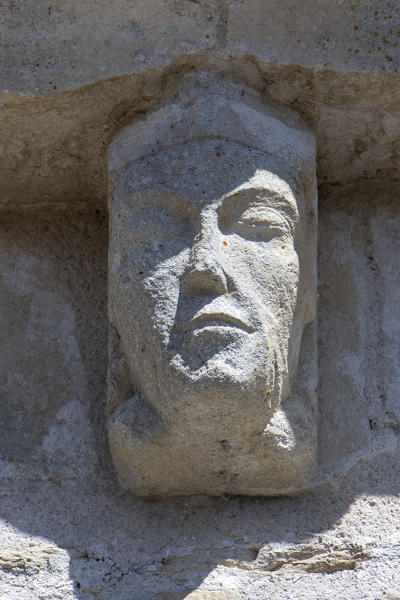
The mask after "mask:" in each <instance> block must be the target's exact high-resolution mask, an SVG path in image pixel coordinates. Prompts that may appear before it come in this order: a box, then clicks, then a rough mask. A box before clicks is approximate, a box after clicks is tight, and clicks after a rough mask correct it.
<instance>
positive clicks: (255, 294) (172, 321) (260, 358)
mask: <svg viewBox="0 0 400 600" xmlns="http://www.w3.org/2000/svg"><path fill="white" fill-rule="evenodd" d="M129 185H131V186H132V187H131V189H132V191H133V193H132V194H129V193H128V196H127V197H125V203H124V206H121V209H120V210H119V211H118V216H117V217H116V219H117V220H118V221H119V225H118V226H117V229H118V230H120V229H121V223H123V225H122V230H123V235H121V236H119V241H118V244H119V248H120V251H119V253H118V266H117V265H116V270H115V274H116V277H115V283H116V286H115V288H114V290H113V304H114V306H117V307H118V308H117V311H116V314H117V315H118V317H117V319H118V325H119V327H118V329H119V332H120V335H121V338H122V344H123V347H124V352H125V355H126V357H127V361H128V364H129V366H130V370H131V373H132V374H133V380H134V387H135V388H136V389H138V390H140V392H141V394H142V395H143V396H144V397H145V398H146V399H147V400H148V401H149V402H150V403H151V404H152V405H153V406H155V407H156V408H157V410H158V411H159V413H160V414H161V415H162V417H163V418H164V419H166V420H167V421H168V420H171V419H174V420H176V416H174V415H175V413H176V411H183V410H184V407H183V406H182V405H183V404H184V403H185V402H186V401H187V399H188V398H192V399H193V398H195V400H192V402H195V403H196V404H198V403H200V404H201V403H202V402H206V403H207V402H208V398H209V396H210V393H212V394H213V395H214V400H213V402H214V404H217V405H218V404H219V406H220V409H221V410H222V411H224V410H226V411H227V414H226V416H225V419H226V422H231V421H232V414H235V413H236V414H235V418H237V419H238V420H239V422H240V424H241V427H245V428H246V426H247V427H248V428H250V429H252V430H253V431H254V430H260V429H261V430H263V429H264V428H265V426H266V425H267V423H268V420H269V418H270V417H271V416H272V413H273V412H274V411H275V410H276V408H277V407H278V405H279V402H280V399H281V391H282V382H283V380H284V378H285V376H286V374H287V368H288V364H287V362H288V342H289V336H290V333H291V331H292V328H293V319H294V314H295V306H296V301H297V287H298V279H299V260H298V255H297V251H296V249H295V245H294V239H295V231H296V224H297V221H298V209H297V199H296V196H295V191H294V190H293V189H292V188H291V186H290V185H289V183H287V181H285V180H284V179H283V178H282V177H281V176H280V175H278V174H277V173H275V172H274V165H273V162H271V158H270V157H268V156H267V155H265V154H264V153H262V152H260V151H256V150H250V149H249V148H245V147H243V146H241V145H239V144H236V143H232V142H227V141H224V142H218V141H216V140H206V141H202V142H191V143H188V144H185V145H183V146H178V147H176V148H174V149H171V150H169V151H166V152H163V153H158V154H157V155H155V156H150V157H147V158H146V159H144V160H142V161H139V162H138V163H137V165H136V168H135V170H134V180H133V181H131V182H130V183H129ZM121 240H122V243H121ZM215 395H216V397H215ZM166 396H168V397H167V398H166ZM197 412H198V414H199V416H200V413H201V411H197ZM238 412H239V413H240V412H241V414H238ZM205 426H206V428H207V424H205Z"/></svg>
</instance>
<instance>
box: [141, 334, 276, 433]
mask: <svg viewBox="0 0 400 600" xmlns="http://www.w3.org/2000/svg"><path fill="white" fill-rule="evenodd" d="M275 331H276V330H275ZM226 335H228V336H229V343H226V339H224V332H223V331H222V332H221V331H218V332H216V331H213V330H212V329H210V331H207V332H200V333H199V336H200V337H204V336H205V337H206V338H207V337H208V338H209V340H208V341H209V343H205V340H204V339H203V340H202V350H203V351H201V352H199V351H198V352H197V354H196V358H195V360H194V359H193V353H192V352H191V346H192V345H193V344H196V336H190V337H189V339H188V340H186V342H185V343H181V344H180V352H174V351H173V350H174V348H173V344H171V345H170V347H169V351H168V352H165V351H164V352H161V350H162V348H161V346H160V345H157V344H154V347H153V352H151V351H150V357H149V359H148V361H149V363H151V365H152V366H151V368H149V366H150V364H149V363H147V364H146V360H145V357H144V356H143V354H142V355H141V356H140V361H139V364H136V365H135V368H134V370H133V372H132V371H131V373H132V383H133V385H134V388H135V389H136V390H137V391H139V392H140V395H141V399H142V402H146V403H148V404H150V405H151V406H152V407H153V408H154V409H155V410H156V411H157V414H158V416H159V418H160V419H161V421H162V422H163V423H164V425H165V426H166V427H167V428H172V429H178V430H180V431H182V430H184V429H185V428H186V427H190V428H191V429H192V428H193V425H195V428H196V429H197V431H198V432H200V431H201V430H202V431H203V432H204V433H205V434H206V433H207V431H208V429H209V419H210V415H211V418H212V419H213V420H214V425H215V424H216V423H215V420H217V421H218V422H219V427H218V428H219V429H220V430H221V435H225V437H226V436H228V435H229V434H232V433H233V432H234V431H237V430H240V431H241V432H242V434H243V433H244V432H248V433H249V434H251V433H254V434H257V435H260V434H261V433H262V432H263V431H264V429H265V428H266V426H267V425H268V423H269V421H270V419H271V418H272V416H273V414H274V413H275V412H276V410H277V409H278V407H279V405H280V403H281V400H282V388H283V382H284V379H285V377H286V376H287V344H286V343H284V341H283V340H282V339H280V338H279V336H278V335H277V334H276V333H275V332H274V331H268V332H256V333H253V334H246V333H243V332H233V333H232V331H230V332H228V333H227V334H226ZM164 350H165V349H164ZM186 350H187V352H186ZM197 350H198V348H197ZM157 355H158V356H157ZM201 363H202V364H201Z"/></svg>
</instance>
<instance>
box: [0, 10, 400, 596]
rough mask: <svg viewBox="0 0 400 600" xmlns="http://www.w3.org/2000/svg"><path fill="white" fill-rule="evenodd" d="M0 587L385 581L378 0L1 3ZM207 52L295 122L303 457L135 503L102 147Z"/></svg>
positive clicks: (389, 156)
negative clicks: (314, 284) (303, 172)
mask: <svg viewBox="0 0 400 600" xmlns="http://www.w3.org/2000/svg"><path fill="white" fill-rule="evenodd" d="M0 19H1V22H2V23H3V27H4V31H5V35H4V36H3V39H2V42H1V44H2V57H3V64H2V68H1V75H2V88H1V89H2V94H1V95H0V103H1V113H0V119H1V128H2V129H1V130H2V136H1V142H0V145H1V148H2V160H1V161H0V171H1V182H2V185H1V194H0V206H1V219H0V229H1V236H0V252H1V257H2V260H1V261H0V274H1V279H0V282H1V283H0V286H1V287H0V294H1V298H2V306H3V310H2V311H1V312H0V319H1V330H2V332H3V340H4V341H3V352H2V353H1V355H0V364H1V371H0V377H1V384H0V385H1V393H2V402H1V406H0V412H1V416H2V423H3V435H2V436H0V455H1V463H0V478H1V487H0V493H1V503H0V510H1V514H0V517H1V524H0V597H1V598H4V599H6V598H7V599H11V600H14V599H17V598H18V599H23V600H25V599H26V600H28V599H29V600H31V599H32V600H33V599H35V600H36V599H37V598H41V599H43V600H54V599H56V598H62V599H63V600H72V599H74V600H95V599H96V600H111V599H113V600H178V599H183V598H190V599H193V600H196V598H197V599H198V600H200V599H201V598H204V599H206V598H207V599H209V600H212V599H214V600H218V599H220V600H223V599H224V598H225V599H228V598H232V599H238V598H242V600H257V599H258V598H260V599H261V598H267V597H268V598H272V599H275V598H276V599H278V598H279V599H280V598H288V599H291V598H296V599H297V598H299V599H302V598H304V599H307V600H309V599H315V600H316V599H319V598H327V597H331V596H333V597H336V598H351V599H353V598H354V599H360V600H361V599H362V600H364V599H368V600H377V599H378V598H379V599H384V598H385V599H389V598H397V597H400V575H399V572H400V571H399V568H400V556H399V544H400V525H399V524H400V520H399V515H400V507H399V501H398V495H399V492H400V489H399V488H400V478H399V475H400V473H399V471H400V457H399V444H398V432H399V425H400V422H399V419H400V404H399V373H400V365H399V327H400V326H399V317H400V314H399V302H398V298H399V283H400V282H399V272H400V252H399V249H400V248H399V226H400V214H399V203H398V195H399V192H400V186H399V183H398V178H399V173H398V169H399V164H400V162H399V153H400V146H399V143H400V142H399V140H400V113H399V109H398V107H399V99H400V76H399V75H398V74H397V69H398V68H399V63H400V53H399V50H398V45H397V44H398V41H400V37H399V33H400V14H399V8H398V6H397V5H396V3H394V2H380V1H377V0H374V1H371V2H363V1H358V0H353V2H351V1H348V0H342V1H340V2H328V1H325V0H324V1H319V2H313V3H306V2H300V1H293V2H288V3H282V2H275V1H272V0H271V1H268V2H265V1H264V0H263V1H257V0H250V1H248V2H247V1H245V2H243V1H239V0H234V1H226V2H225V1H222V0H216V1H215V2H213V1H198V2H194V1H190V0H182V1H172V0H163V1H161V0H154V1H153V0H152V1H147V0H146V1H142V2H134V3H133V2H124V1H122V0H115V1H114V2H111V1H110V2H106V1H100V0H99V1H95V0H85V1H84V2H75V1H74V2H57V3H56V4H55V5H50V3H49V2H47V3H44V2H24V3H18V2H14V1H11V0H10V1H8V2H6V3H3V6H1V7H0ZM194 71H207V72H210V73H214V74H216V75H217V76H218V77H224V78H227V79H229V80H233V81H234V82H236V83H237V84H239V85H240V84H245V85H246V86H250V87H251V88H254V89H255V90H257V91H258V92H259V93H260V94H261V95H262V96H263V97H264V98H265V99H266V100H267V101H269V102H276V103H279V105H281V106H284V107H288V108H291V109H292V110H295V111H296V112H297V113H298V114H300V116H301V117H302V118H303V119H304V120H305V121H306V123H307V124H308V125H309V126H310V127H311V129H313V130H314V131H315V133H316V138H317V148H318V154H317V175H318V181H319V267H318V280H319V281H318V284H319V288H318V291H319V297H318V337H319V340H318V346H319V385H318V402H319V428H318V431H319V452H318V456H319V465H320V470H319V478H318V481H317V482H316V484H315V485H314V487H313V489H312V490H311V491H309V493H308V494H304V495H300V496H297V497H291V498H286V497H284V498H274V499H271V498H244V497H229V496H222V497H219V498H209V497H206V496H202V497H199V496H193V497H186V498H175V499H173V498H170V499H154V500H143V499H139V498H136V497H135V496H133V495H132V494H130V493H128V492H126V491H125V490H124V489H123V487H122V486H121V485H120V483H119V481H118V477H117V474H116V472H115V470H114V467H113V465H112V461H111V458H110V453H109V446H108V440H107V431H106V397H107V384H106V378H107V357H108V353H107V338H108V314H107V302H108V300H107V252H108V214H107V158H106V154H107V148H108V146H109V143H110V141H111V140H112V139H113V138H114V137H115V135H116V134H117V133H118V131H120V130H121V128H122V127H123V126H125V125H126V124H127V123H130V122H131V121H133V120H134V119H135V118H137V117H138V116H141V115H143V114H144V113H146V112H147V111H150V110H154V109H156V108H157V107H159V106H161V105H162V104H163V103H164V102H165V99H166V98H167V97H169V95H170V94H171V91H172V90H174V88H175V87H177V86H179V85H180V82H181V81H182V79H183V78H184V77H185V76H186V74H187V73H190V72H194Z"/></svg>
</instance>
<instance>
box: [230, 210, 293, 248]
mask: <svg viewBox="0 0 400 600" xmlns="http://www.w3.org/2000/svg"><path fill="white" fill-rule="evenodd" d="M237 229H238V232H237V233H239V235H243V236H244V237H253V236H256V237H257V238H259V239H260V240H261V239H265V240H267V239H271V238H272V237H275V236H281V235H285V234H289V227H288V224H287V221H286V219H285V218H284V217H283V215H281V214H280V213H279V212H278V211H276V210H274V209H272V208H267V207H266V206H260V205H258V206H257V205H255V206H250V207H249V208H248V209H247V210H245V211H244V213H243V214H242V215H241V216H240V217H239V219H238V221H237Z"/></svg>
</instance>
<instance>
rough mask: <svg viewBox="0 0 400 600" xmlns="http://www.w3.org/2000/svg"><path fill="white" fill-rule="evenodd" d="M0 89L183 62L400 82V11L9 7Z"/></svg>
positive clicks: (229, 4)
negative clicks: (245, 61) (260, 65)
mask: <svg viewBox="0 0 400 600" xmlns="http://www.w3.org/2000/svg"><path fill="white" fill-rule="evenodd" d="M0 19H1V23H2V30H3V36H2V43H1V49H2V57H3V67H2V71H1V80H0V89H1V90H2V91H3V90H8V91H9V92H11V93H22V94H35V95H42V94H46V93H54V92H55V91H58V90H67V89H71V88H74V87H79V86H82V85H85V84H89V83H92V82H94V81H97V80H99V79H106V78H112V77H115V76H118V75H125V74H128V73H134V72H140V71H142V72H143V71H145V70H147V69H149V68H151V67H159V66H166V65H168V64H170V63H171V62H173V61H174V60H177V59H178V60H180V59H181V58H182V56H185V55H200V56H201V57H202V59H204V57H205V56H206V55H211V56H212V55H217V56H219V57H221V58H227V57H229V56H235V55H236V56H237V55H239V56H240V55H241V56H249V57H252V58H256V59H261V60H262V61H263V62H265V63H268V62H272V63H277V62H278V63H280V64H292V65H299V66H310V67H314V68H316V69H321V68H329V69H336V70H343V71H348V72H352V73H354V72H365V71H371V72H373V71H381V72H382V73H385V72H389V73H390V72H391V73H397V72H398V69H399V67H400V62H399V56H400V53H399V51H398V30H399V27H400V17H399V13H398V10H397V7H396V3H395V2H393V1H391V2H384V1H382V0H372V1H370V2H360V1H359V0H340V1H338V2H331V0H316V1H314V2H313V3H312V5H311V4H310V3H308V2H304V1H293V0H292V1H291V2H285V3H282V2H281V1H280V0H269V1H268V4H265V2H264V0H246V1H244V0H199V1H196V2H193V1H191V0H168V1H165V0H136V1H135V2H134V3H132V2H129V1H128V0H110V1H107V2H105V1H104V0H69V1H66V0H61V1H58V2H57V4H56V5H52V4H49V3H48V2H45V1H44V0H26V1H25V2H23V3H21V2H16V1H14V0H8V2H5V3H3V4H2V6H1V7H0Z"/></svg>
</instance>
